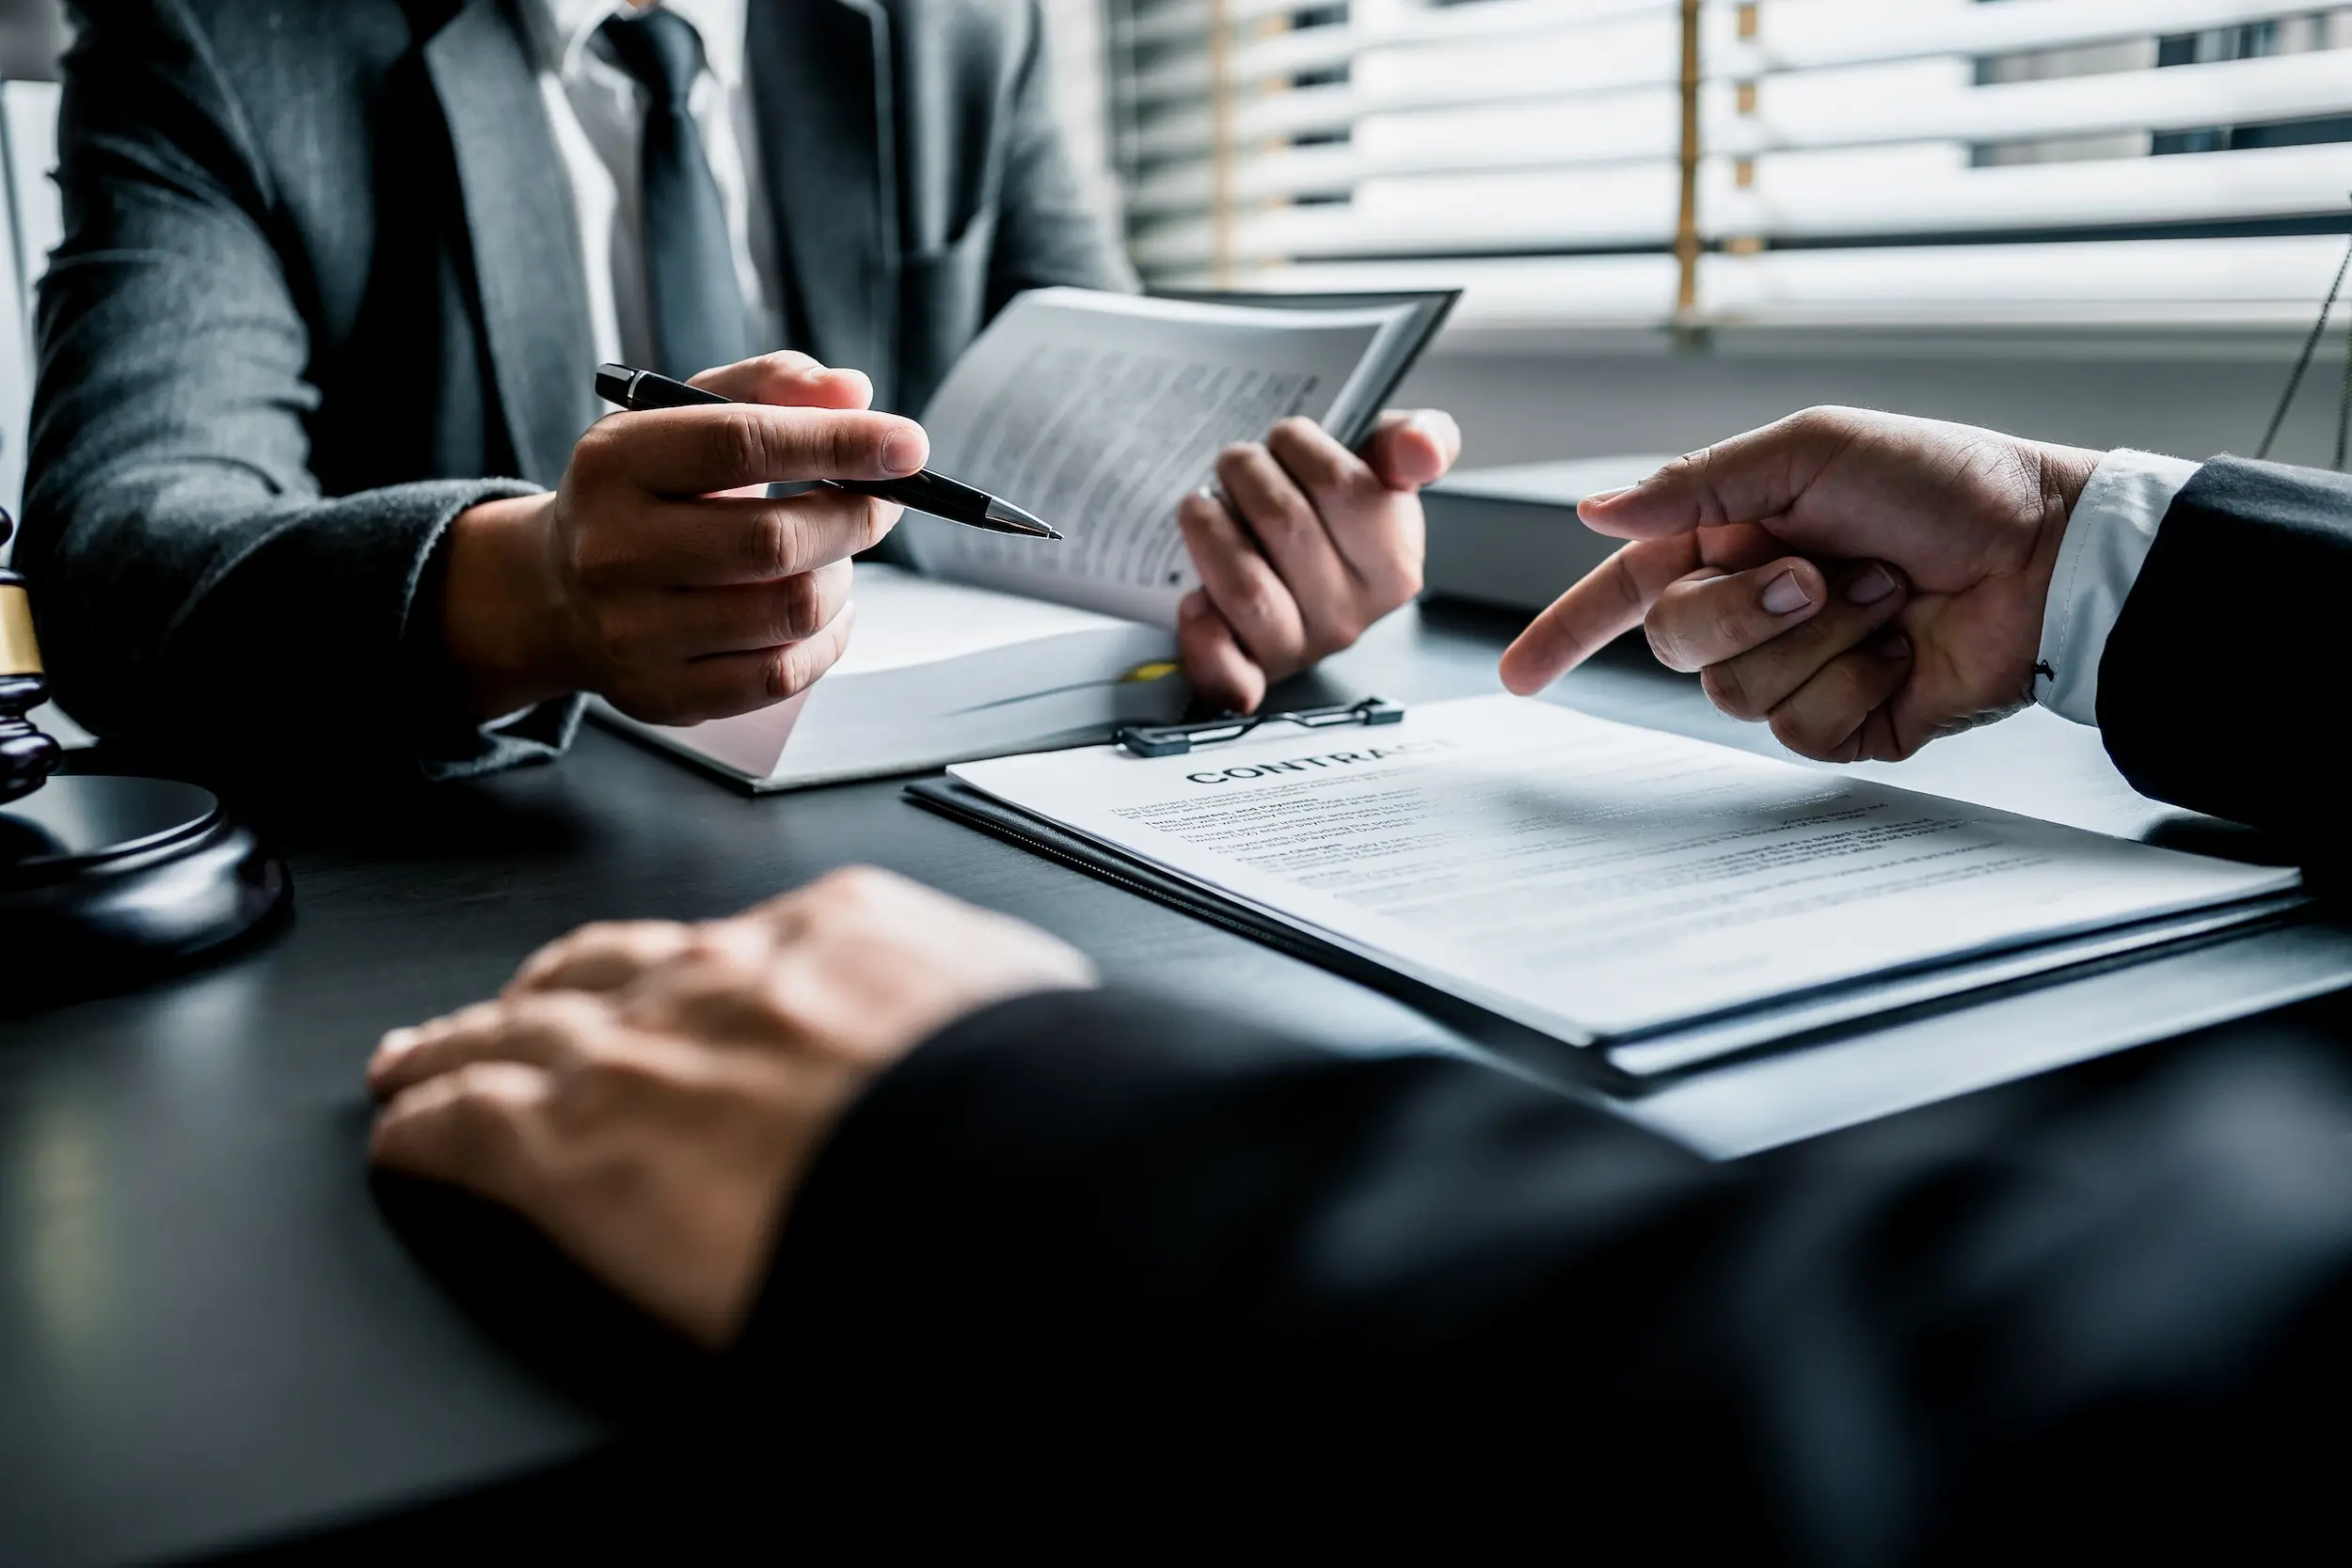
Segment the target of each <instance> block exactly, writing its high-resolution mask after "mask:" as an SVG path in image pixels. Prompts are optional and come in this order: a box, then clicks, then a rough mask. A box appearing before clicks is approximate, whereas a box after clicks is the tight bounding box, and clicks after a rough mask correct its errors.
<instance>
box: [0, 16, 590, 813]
mask: <svg viewBox="0 0 2352 1568" xmlns="http://www.w3.org/2000/svg"><path fill="white" fill-rule="evenodd" d="M81 21H82V30H81V34H80V39H79V41H78V43H77V45H76V47H75V48H74V49H73V51H72V54H71V55H69V56H68V57H67V60H66V63H65V91H64V109H63V117H62V120H61V123H60V126H59V169H58V176H57V178H58V183H59V186H60V187H61V189H62V192H63V196H64V203H65V217H66V235H65V240H64V243H63V245H61V246H60V247H59V249H58V250H57V252H56V259H55V261H54V262H53V264H52V266H51V268H50V271H49V273H48V276H47V277H46V278H45V279H44V280H43V281H42V284H41V289H40V316H39V336H40V359H41V373H40V385H39V388H38V390H37V394H36V398H35V404H34V410H33V427H32V441H31V447H30V451H29V452H28V460H29V465H28V466H29V472H28V475H27V482H26V493H25V517H24V540H23V543H22V545H21V546H20V547H19V554H18V562H17V563H18V565H19V566H20V567H21V568H22V569H23V570H24V571H25V573H26V574H27V575H28V576H29V577H30V578H32V581H33V599H34V604H35V613H36V615H37V616H38V618H39V625H40V636H41V640H42V643H43V646H44V648H45V650H46V651H47V653H48V655H49V658H50V663H51V666H52V670H53V673H54V676H55V680H56V693H57V697H58V700H59V702H60V703H61V704H62V705H64V706H65V707H66V708H67V710H68V711H70V712H71V713H72V714H73V715H74V717H75V718H76V719H78V720H79V721H81V722H82V723H84V724H86V725H87V726H89V727H90V728H91V729H93V730H95V731H97V732H98V733H99V734H101V735H104V736H133V737H136V738H139V739H142V740H152V741H158V742H161V743H163V744H165V745H167V746H173V747H181V748H203V749H207V750H215V751H219V752H225V753H230V754H235V755H241V756H245V757H247V758H251V757H254V756H268V755H271V754H276V755H279V756H285V755H291V754H297V753H316V752H329V753H345V752H357V753H361V754H365V755H368V756H371V757H375V758H382V759H392V758H401V757H409V758H415V759H417V760H418V761H419V762H421V764H422V765H423V766H424V767H425V768H427V770H428V771H433V772H440V773H450V772H465V771H472V770H478V769H481V768H489V767H495V766H499V765H501V764H504V763H508V762H512V761H516V760H521V759H524V758H527V757H532V756H543V755H547V754H549V752H551V750H552V749H553V747H554V746H555V745H557V744H560V742H561V741H562V739H563V738H564V731H565V729H566V727H567V726H568V723H569V721H570V712H569V710H568V708H566V707H564V706H563V705H551V706H550V708H549V709H548V710H547V711H546V712H545V713H543V714H541V715H535V716H533V720H527V721H523V722H522V723H520V724H519V725H518V726H516V728H517V730H518V732H519V733H516V734H511V735H503V736H499V735H490V734H485V733H484V732H481V731H478V730H476V729H474V728H473V727H472V726H471V725H470V724H469V723H467V722H465V721H462V720H461V719H458V718H456V717H455V715H456V712H457V710H456V705H455V704H454V702H453V692H452V690H451V689H450V687H449V684H448V683H449V677H448V673H447V672H446V671H445V670H444V669H442V668H441V666H440V664H439V662H438V636H437V632H438V628H437V626H430V625H424V624H421V622H422V621H423V620H424V619H425V618H428V617H429V616H430V615H431V613H432V603H431V601H430V599H429V597H426V596H422V595H421V594H420V593H419V589H420V585H421V584H422V583H425V582H426V580H427V578H428V566H429V564H430V562H431V561H432V557H433V555H434V548H435V545H436V543H437V540H438V539H439V537H440V535H441V533H442V531H444V530H445V529H446V528H447V527H448V525H449V522H450V520H451V519H452V518H453V517H454V516H455V515H457V514H458V513H459V512H461V511H463V510H464V509H466V508H467V507H469V506H471V505H473V504H475V503H476V502H479V501H482V500H485V499H491V498H493V497H498V496H510V495H518V494H524V493H528V492H529V491H530V490H531V489H532V486H531V485H528V484H523V483H516V482H507V481H498V480H482V481H439V482H432V483H414V484H403V485H396V486H392V487H390V488H386V489H378V490H370V491H367V492H364V493H360V494H356V495H350V496H343V497H335V498H330V497H326V496H324V495H322V494H321V493H320V485H319V483H318V481H317V479H316V477H315V476H314V474H313V473H312V471H311V468H310V437H309V431H308V426H307V421H308V420H309V419H310V416H311V415H312V414H313V413H314V412H315V411H316V410H317V408H318V405H319V389H318V388H317V386H316V385H315V384H314V383H313V382H312V381H311V380H310V375H309V363H310V332H309V327H308V325H307V324H306V320H305V317H304V314H303V311H302V309H300V308H299V306H298V304H297V289H298V288H299V287H300V284H299V280H298V279H297V278H296V277H291V276H290V275H289V270H288V269H289V266H290V264H291V263H290V262H289V261H288V260H287V258H286V257H285V256H284V255H282V254H281V252H280V251H279V250H278V247H277V246H276V245H274V244H273V240H272V235H273V232H275V231H276V230H278V228H279V227H280V219H279V214H278V213H277V212H276V204H275V197H274V193H273V189H272V183H271V180H270V176H269V173H268V170H267V169H266V167H265V166H263V164H262V161H261V160H260V159H259V158H258V157H257V155H256V154H255V152H254V150H253V146H252V143H251V140H250V137H249V135H248V132H247V127H246V120H245V119H244V115H243V111H242V109H241V108H240V106H239V104H238V103H236V102H234V101H233V99H232V98H231V96H230V93H229V91H228V89H227V87H225V86H224V84H223V82H222V80H221V78H220V76H219V75H218V73H217V72H216V71H214V70H213V69H212V67H211V64H210V55H209V54H208V51H207V45H206V41H205V40H204V38H203V37H202V36H201V34H200V32H199V29H198V28H197V27H196V26H195V25H194V24H192V23H191V22H190V21H189V20H188V18H187V17H186V16H185V14H184V13H183V11H182V10H181V9H180V8H178V7H177V6H175V5H173V4H170V3H169V0H151V3H131V0H122V3H114V4H95V3H93V4H90V5H88V6H87V7H85V8H83V15H82V18H81ZM388 373H396V372H391V371H389V370H388ZM534 720H535V722H534Z"/></svg>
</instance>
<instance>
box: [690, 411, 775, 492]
mask: <svg viewBox="0 0 2352 1568" xmlns="http://www.w3.org/2000/svg"><path fill="white" fill-rule="evenodd" d="M719 412H721V413H723V415H724V416H725V417H724V418H723V419H716V420H704V421H702V423H703V428H704V431H705V434H704V436H703V440H704V442H705V443H706V446H705V458H706V461H707V463H708V464H709V466H710V471H711V472H712V473H714V474H721V475H724V476H726V482H727V483H748V480H746V479H744V478H743V476H746V475H752V474H760V473H765V472H766V471H767V470H768V467H769V461H768V458H769V442H768V426H767V423H766V421H765V420H761V419H760V418H758V417H757V416H756V415H755V414H754V413H752V412H750V411H748V410H740V411H739V410H733V409H723V410H719ZM723 487H724V486H723V485H714V486H713V488H723Z"/></svg>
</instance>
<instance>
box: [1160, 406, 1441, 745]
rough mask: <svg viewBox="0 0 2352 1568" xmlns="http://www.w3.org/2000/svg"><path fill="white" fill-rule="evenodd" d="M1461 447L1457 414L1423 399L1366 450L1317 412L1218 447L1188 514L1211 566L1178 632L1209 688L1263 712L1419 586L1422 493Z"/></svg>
mask: <svg viewBox="0 0 2352 1568" xmlns="http://www.w3.org/2000/svg"><path fill="white" fill-rule="evenodd" d="M1461 451H1462V433H1461V430H1460V429H1459V427H1457V426H1456V425H1455V424H1454V419H1453V416H1451V415H1449V414H1443V413H1439V412H1438V411H1436V410H1434V409H1422V410H1420V411H1417V412H1412V413H1404V412H1398V411H1395V410H1391V411H1390V412H1389V413H1386V414H1383V415H1382V416H1381V417H1380V422H1379V424H1378V425H1377V426H1376V427H1375V429H1374V431H1373V434H1372V436H1371V438H1370V439H1368V440H1367V441H1366V442H1365V443H1364V448H1363V451H1362V453H1361V454H1360V455H1359V454H1358V453H1356V452H1352V451H1348V450H1347V449H1346V448H1345V447H1343V446H1342V445H1341V444H1340V443H1339V442H1338V441H1336V440H1334V439H1333V438H1332V437H1331V436H1329V435H1327V433H1326V432H1325V431H1324V430H1323V428H1322V427H1321V426H1320V425H1318V424H1316V423H1315V422H1314V421H1313V420H1304V419H1290V420H1282V421H1281V422H1280V423H1279V424H1277V425H1276V426H1275V427H1274V428H1273V430H1272V432H1270V433H1269V434H1268V436H1266V438H1265V439H1264V440H1263V441H1244V442H1239V443H1236V444H1234V445H1232V446H1230V447H1227V448H1226V449H1225V450H1224V451H1223V452H1221V453H1219V454H1218V457H1217V462H1216V480H1217V483H1216V489H1214V490H1211V489H1208V488H1203V489H1200V490H1197V491H1195V492H1193V493H1192V494H1191V495H1189V496H1187V497H1185V498H1184V504H1183V505H1182V507H1181V508H1179V510H1178V512H1177V520H1178V522H1179V523H1180V524H1181V525H1182V527H1183V529H1184V545H1185V547H1186V548H1187V549H1188V550H1190V551H1191V554H1192V562H1193V568H1194V570H1195V571H1197V572H1199V573H1200V587H1199V588H1198V589H1196V590H1194V591H1193V592H1192V593H1190V594H1186V595H1184V602H1183V604H1182V605H1181V606H1180V607H1179V610H1178V620H1177V624H1176V630H1177V639H1178V641H1179V643H1180V644H1181V645H1182V647H1183V649H1184V673H1185V674H1186V675H1188V676H1189V677H1191V680H1192V684H1193V687H1194V689H1196V690H1197V691H1199V692H1200V695H1201V697H1202V699H1203V700H1204V701H1205V702H1207V703H1208V704H1209V705H1211V706H1214V707H1225V708H1232V709H1234V710H1235V711H1237V712H1243V713H1247V712H1250V711H1252V710H1254V709H1255V708H1256V707H1257V705H1259V703H1261V702H1263V700H1264V698H1265V690H1266V687H1267V685H1268V684H1269V683H1271V682H1274V681H1278V680H1280V679H1282V678H1283V677H1284V676H1286V675H1292V674H1295V673H1298V672H1299V671H1301V670H1304V669H1306V668H1307V667H1309V666H1310V665H1311V664H1313V663H1315V662H1316V661H1317V660H1319V659H1322V658H1325V657H1328V656H1329V655H1331V654H1335V653H1338V652H1340V651H1341V650H1342V649H1343V648H1346V647H1348V646H1350V645H1351V644H1353V643H1354V642H1355V641H1356V640H1357V639H1358V638H1359V637H1361V636H1362V635H1363V634H1364V632H1365V630H1366V629H1367V628H1368V627H1370V626H1372V624H1373V623H1374V622H1375V621H1377V620H1379V619H1380V618H1381V617H1382V616H1384V615H1386V614H1388V613H1389V612H1390V611H1391V610H1395V609H1397V608H1398V607H1399V606H1401V605H1403V604H1405V603H1406V602H1407V601H1408V600H1410V599H1411V598H1412V597H1413V595H1414V594H1418V593H1420V592H1421V567H1422V537H1423V536H1422V512H1421V496H1420V490H1421V487H1422V485H1424V484H1428V483H1433V482H1435V481H1437V480H1439V479H1442V478H1444V477H1445V472H1446V470H1447V469H1448V468H1451V467H1453V466H1454V459H1455V458H1456V457H1457V456H1459V455H1460V454H1461Z"/></svg>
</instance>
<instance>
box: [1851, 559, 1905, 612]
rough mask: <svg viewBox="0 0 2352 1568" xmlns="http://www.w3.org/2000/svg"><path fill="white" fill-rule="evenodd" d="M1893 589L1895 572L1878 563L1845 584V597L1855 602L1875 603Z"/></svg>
mask: <svg viewBox="0 0 2352 1568" xmlns="http://www.w3.org/2000/svg"><path fill="white" fill-rule="evenodd" d="M1894 591H1895V574H1894V573H1892V572H1890V571H1888V570H1887V569H1886V568H1885V567H1883V566H1879V565H1873V566H1872V567H1871V568H1870V569H1869V570H1868V571H1867V572H1865V573H1863V574H1862V575H1861V576H1860V577H1858V578H1854V579H1853V581H1851V582H1850V583H1848V584H1846V597H1847V598H1849V599H1851V600H1852V601H1853V602H1854V603H1855V604H1876V603H1878V602H1879V601H1880V600H1881V599H1883V598H1884V597H1886V595H1887V594H1892V593H1893V592H1894Z"/></svg>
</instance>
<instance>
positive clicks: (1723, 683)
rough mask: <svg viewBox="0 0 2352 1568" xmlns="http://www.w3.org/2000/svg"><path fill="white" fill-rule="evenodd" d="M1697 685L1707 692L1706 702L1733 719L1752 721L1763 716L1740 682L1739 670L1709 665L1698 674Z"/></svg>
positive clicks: (1724, 665)
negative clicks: (1757, 710)
mask: <svg viewBox="0 0 2352 1568" xmlns="http://www.w3.org/2000/svg"><path fill="white" fill-rule="evenodd" d="M1699 687H1700V689H1702V690H1704V691H1705V692H1706V693H1707V700H1708V702H1710V703H1713V704H1714V705H1715V706H1716V707H1717V708H1718V709H1720V710H1721V711H1722V712H1724V713H1726V714H1729V715H1730V716H1731V717H1732V718H1734V719H1740V720H1747V721H1755V720H1756V719H1760V718H1762V717H1763V715H1762V714H1760V713H1758V712H1756V705H1755V703H1754V702H1753V700H1751V699H1750V697H1749V695H1748V692H1747V689H1746V688H1745V686H1744V685H1743V684H1742V683H1741V681H1740V674H1739V672H1738V671H1736V670H1734V669H1732V668H1731V667H1730V666H1729V665H1726V664H1716V665H1710V666H1709V667H1708V668H1707V669H1706V670H1704V671H1702V672H1701V673H1700V674H1699Z"/></svg>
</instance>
